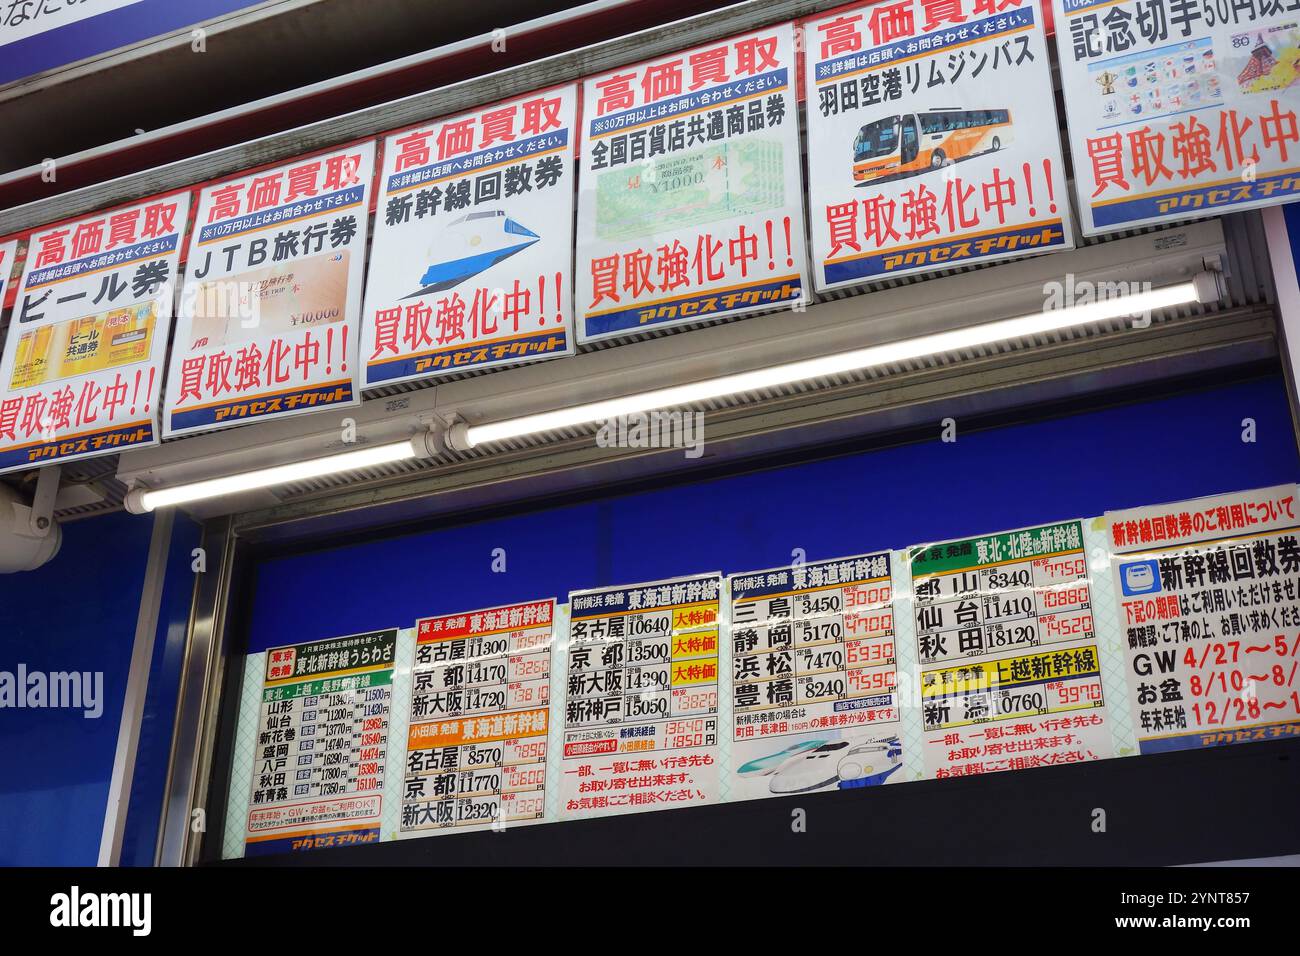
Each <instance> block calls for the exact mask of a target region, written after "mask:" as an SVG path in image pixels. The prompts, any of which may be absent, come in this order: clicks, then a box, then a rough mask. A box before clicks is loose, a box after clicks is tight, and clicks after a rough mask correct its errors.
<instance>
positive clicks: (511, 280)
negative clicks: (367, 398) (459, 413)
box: [362, 86, 578, 387]
mask: <svg viewBox="0 0 1300 956" xmlns="http://www.w3.org/2000/svg"><path fill="white" fill-rule="evenodd" d="M577 98H578V89H577V87H576V86H564V87H559V88H556V89H553V90H547V91H543V92H539V93H531V94H529V95H527V96H523V97H519V98H518V99H515V100H510V101H509V102H506V103H494V104H491V105H490V106H486V107H484V108H482V109H480V110H476V111H475V112H473V113H466V114H462V115H460V116H452V117H448V118H444V119H440V120H437V121H436V122H431V123H427V124H424V125H422V126H419V127H415V128H413V129H405V130H401V131H399V132H396V133H393V134H392V135H390V136H389V137H388V138H387V139H386V140H385V141H384V159H383V169H382V172H383V175H382V177H381V179H380V185H379V206H378V210H377V213H376V216H375V241H374V248H373V249H372V251H371V257H370V272H369V276H368V279H367V283H366V307H365V313H364V314H365V322H364V323H363V330H362V351H363V355H364V358H365V366H366V375H365V386H366V387H374V386H378V385H390V384H392V383H394V382H403V381H409V380H412V379H418V378H426V377H429V376H436V375H446V374H449V373H454V372H461V371H464V370H466V369H471V368H482V367H485V366H498V365H510V364H517V363H520V362H528V361H534V360H537V359H544V358H554V357H556V356H561V355H572V354H573V351H574V348H573V299H572V292H571V289H572V279H573V183H574V165H573V162H574V160H573V149H574V142H573V141H574V132H575V131H574V123H575V122H576V114H577Z"/></svg>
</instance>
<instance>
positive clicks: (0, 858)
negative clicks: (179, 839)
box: [0, 513, 153, 866]
mask: <svg viewBox="0 0 1300 956" xmlns="http://www.w3.org/2000/svg"><path fill="white" fill-rule="evenodd" d="M152 525H153V522H152V520H150V519H142V518H137V517H134V516H132V515H128V514H125V513H120V514H114V515H109V516H105V517H101V518H91V519H88V520H84V521H78V522H73V523H71V524H69V525H67V526H66V527H65V528H64V529H63V547H62V548H61V549H60V551H59V554H58V555H57V556H56V557H55V559H54V560H53V561H51V562H50V563H49V564H47V565H45V566H44V567H42V568H38V569H37V570H35V571H27V572H23V573H20V574H6V575H0V670H5V671H9V672H10V673H13V672H14V671H15V670H16V668H17V665H18V664H20V663H21V664H26V665H27V668H28V669H29V670H40V671H73V670H75V671H91V672H94V671H100V672H102V673H103V675H104V677H103V714H102V715H101V716H100V717H98V718H96V719H87V718H86V717H84V716H83V713H82V712H81V711H79V710H66V709H59V710H55V709H42V710H10V709H5V710H0V864H3V865H19V864H20V865H25V866H94V865H95V862H96V860H97V859H98V855H99V838H100V833H101V831H102V828H103V824H104V808H105V806H106V804H107V801H108V783H109V779H110V777H111V775H112V772H113V756H114V752H115V750H116V747H117V730H118V721H120V720H121V718H122V699H123V695H124V694H125V692H126V677H127V672H128V670H129V668H130V661H131V645H132V642H133V641H134V639H135V625H136V617H137V614H138V612H139V604H140V588H141V586H142V585H143V583H144V572H145V565H146V563H147V561H148V556H149V535H150V531H151V528H152Z"/></svg>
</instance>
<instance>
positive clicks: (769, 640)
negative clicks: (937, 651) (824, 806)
mask: <svg viewBox="0 0 1300 956" xmlns="http://www.w3.org/2000/svg"><path fill="white" fill-rule="evenodd" d="M890 558H891V555H890V553H889V552H888V551H882V552H879V553H877V554H861V555H856V556H854V557H847V558H837V559H835V560H831V561H818V562H813V563H805V564H799V565H791V566H788V567H782V568H773V569H771V570H767V571H748V572H745V573H742V574H736V575H733V576H732V577H731V578H730V579H729V581H730V592H731V614H730V621H731V670H732V725H733V726H732V745H731V765H732V766H733V767H734V778H733V780H732V783H731V789H730V794H729V796H730V798H731V799H736V800H748V799H753V798H758V797H771V796H785V795H788V794H793V793H807V792H811V791H816V790H848V789H856V788H859V787H871V786H876V785H878V784H882V783H892V782H896V781H898V780H902V779H903V774H901V773H899V770H900V768H901V767H902V765H903V749H902V744H901V742H900V736H899V703H898V660H897V655H896V654H895V642H894V636H895V632H894V594H893V584H892V582H891V567H890Z"/></svg>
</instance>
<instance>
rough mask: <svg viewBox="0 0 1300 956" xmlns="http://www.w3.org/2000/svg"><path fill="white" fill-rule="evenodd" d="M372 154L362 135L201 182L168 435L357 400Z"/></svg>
mask: <svg viewBox="0 0 1300 956" xmlns="http://www.w3.org/2000/svg"><path fill="white" fill-rule="evenodd" d="M374 159H375V144H374V143H373V142H366V143H355V144H352V145H350V146H342V147H339V148H338V149H336V150H333V151H331V152H328V153H321V154H317V155H314V156H310V157H304V158H301V159H296V160H294V161H293V162H290V163H285V164H284V165H283V166H279V167H276V168H274V169H266V170H262V171H260V172H255V173H250V174H249V175H247V176H243V177H240V178H238V179H234V180H226V181H220V182H217V183H214V184H212V185H210V186H207V187H205V188H204V189H203V192H202V194H201V195H200V197H199V202H198V211H197V214H196V216H195V225H194V231H193V234H192V235H191V236H190V242H189V254H188V258H187V260H186V275H185V286H184V288H183V290H182V292H181V301H180V306H179V309H178V313H177V321H176V339H175V343H174V345H173V347H172V354H171V362H170V364H169V366H168V373H167V402H166V409H165V414H164V420H163V434H164V435H166V436H172V435H181V434H187V433H191V432H202V431H211V430H213V429H217V428H226V427H228V426H231V425H239V424H243V423H244V422H250V421H263V420H267V419H275V418H283V417H286V416H289V415H300V414H303V413H306V412H313V411H320V410H321V409H324V408H334V407H342V406H349V405H355V404H357V402H358V401H359V400H360V399H359V394H360V390H359V381H360V370H359V368H358V364H357V355H358V350H359V339H360V335H359V331H360V329H359V322H360V316H361V281H362V277H363V275H364V269H365V257H366V230H367V226H368V213H369V198H368V197H369V189H370V182H371V179H372V177H373V175H374Z"/></svg>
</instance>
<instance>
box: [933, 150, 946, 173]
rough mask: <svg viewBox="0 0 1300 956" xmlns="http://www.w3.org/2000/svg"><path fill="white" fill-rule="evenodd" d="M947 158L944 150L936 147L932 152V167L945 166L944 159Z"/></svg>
mask: <svg viewBox="0 0 1300 956" xmlns="http://www.w3.org/2000/svg"><path fill="white" fill-rule="evenodd" d="M947 158H948V157H947V156H945V155H944V154H943V150H941V149H936V150H935V151H934V152H933V153H931V154H930V168H931V169H939V168H940V167H942V166H943V164H944V161H945V160H946V159H947Z"/></svg>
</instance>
